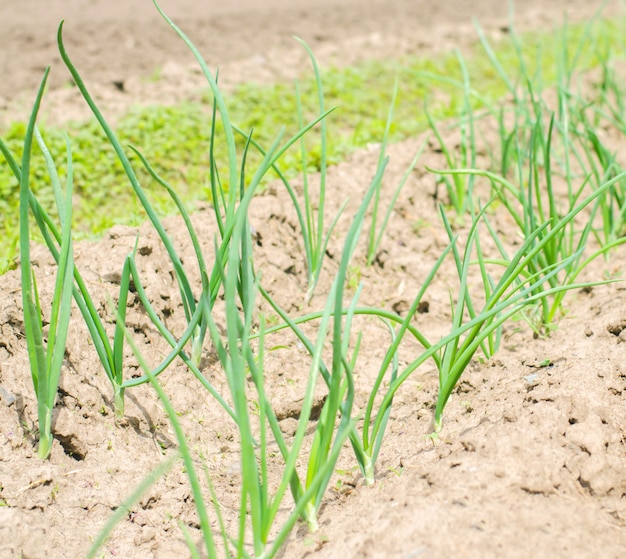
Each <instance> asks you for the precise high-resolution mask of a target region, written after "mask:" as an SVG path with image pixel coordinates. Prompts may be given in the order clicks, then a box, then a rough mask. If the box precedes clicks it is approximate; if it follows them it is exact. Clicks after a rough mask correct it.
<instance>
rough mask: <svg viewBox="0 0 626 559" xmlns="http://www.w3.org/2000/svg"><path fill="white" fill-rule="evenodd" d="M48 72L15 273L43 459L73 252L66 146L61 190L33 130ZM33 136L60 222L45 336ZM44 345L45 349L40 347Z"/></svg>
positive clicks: (25, 165) (26, 158)
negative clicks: (37, 265) (33, 240)
mask: <svg viewBox="0 0 626 559" xmlns="http://www.w3.org/2000/svg"><path fill="white" fill-rule="evenodd" d="M49 71H50V69H49V68H47V69H46V71H45V73H44V77H43V79H42V81H41V84H40V86H39V90H38V93H37V97H36V100H35V104H34V107H33V110H32V112H31V116H30V119H29V122H28V128H27V130H26V137H25V139H24V152H23V156H22V165H21V169H20V269H21V275H22V302H23V307H24V333H25V335H26V343H27V346H28V358H29V362H30V371H31V376H32V380H33V386H34V388H35V394H36V396H37V417H38V423H39V448H38V451H37V455H38V456H39V458H41V459H46V458H48V456H49V455H50V451H51V449H52V440H53V437H52V410H53V408H54V405H55V402H56V396H57V389H58V386H59V378H60V376H61V370H62V367H63V360H64V358H65V344H66V340H67V332H68V328H69V321H70V313H71V305H72V284H73V269H74V258H73V253H72V177H73V175H72V152H71V148H70V143H69V139H66V146H67V167H66V173H67V181H66V186H65V189H63V188H62V187H61V182H60V179H59V174H58V172H57V169H56V166H55V165H54V161H53V160H52V158H51V157H50V154H49V152H48V149H47V147H46V144H45V142H44V140H43V138H42V137H41V135H40V134H39V133H38V130H37V128H36V120H37V113H38V112H39V107H40V105H41V99H42V96H43V91H44V88H45V85H46V81H47V79H48V73H49ZM33 136H35V137H36V139H37V142H38V144H39V147H40V148H41V150H42V152H43V154H44V157H45V159H46V164H47V167H48V175H49V178H50V182H51V185H52V189H53V191H54V197H55V200H56V205H57V211H58V215H59V221H60V223H61V241H60V247H59V251H60V258H59V266H58V270H57V276H56V281H55V287H54V294H53V300H52V310H51V313H50V323H49V325H48V332H47V335H46V334H45V333H44V324H43V312H42V308H41V301H40V299H39V292H38V290H37V282H36V280H35V274H34V271H33V266H32V263H31V259H30V228H29V214H30V157H31V151H32V143H33ZM44 342H45V347H44Z"/></svg>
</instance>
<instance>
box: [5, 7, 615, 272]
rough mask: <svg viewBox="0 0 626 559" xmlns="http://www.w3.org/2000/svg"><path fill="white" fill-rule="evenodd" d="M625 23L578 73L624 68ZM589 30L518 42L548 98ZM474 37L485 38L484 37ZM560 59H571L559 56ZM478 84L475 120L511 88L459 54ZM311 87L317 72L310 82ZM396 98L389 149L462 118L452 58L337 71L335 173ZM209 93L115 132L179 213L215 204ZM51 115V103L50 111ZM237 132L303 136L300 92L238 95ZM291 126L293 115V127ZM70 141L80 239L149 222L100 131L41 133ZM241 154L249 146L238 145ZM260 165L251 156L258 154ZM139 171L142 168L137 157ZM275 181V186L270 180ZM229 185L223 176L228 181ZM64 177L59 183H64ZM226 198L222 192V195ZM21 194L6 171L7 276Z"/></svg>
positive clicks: (20, 128) (507, 49)
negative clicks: (431, 125)
mask: <svg viewBox="0 0 626 559" xmlns="http://www.w3.org/2000/svg"><path fill="white" fill-rule="evenodd" d="M625 22H626V19H624V18H622V19H612V20H610V21H608V20H598V21H597V22H596V24H595V25H594V26H593V28H592V30H591V33H590V34H589V36H588V38H587V39H586V45H585V48H584V49H582V50H581V51H580V53H579V58H578V60H577V62H576V68H577V70H578V71H580V70H586V69H589V68H593V67H595V66H598V65H599V64H600V62H601V61H602V60H603V59H605V58H606V57H607V55H608V54H609V53H610V57H613V58H614V57H616V56H622V55H623V51H624V44H623V39H622V34H621V29H623V26H624V23H625ZM584 33H585V27H584V26H583V25H576V26H569V27H566V26H563V27H560V28H559V29H558V30H557V31H556V32H550V33H543V34H539V33H535V34H526V35H524V36H522V37H521V43H522V44H523V46H524V47H523V48H524V50H523V57H524V62H525V64H526V65H527V73H528V74H530V75H533V76H535V78H536V79H535V80H534V83H535V85H536V84H540V85H543V87H544V88H545V87H550V86H551V85H553V84H554V83H555V81H556V77H557V68H558V65H559V63H561V62H562V61H563V53H564V52H567V57H569V58H570V59H571V58H573V57H574V56H576V52H577V49H578V45H579V43H580V40H581V37H583V34H584ZM477 37H478V34H477ZM564 47H565V48H564ZM494 49H495V53H496V55H497V57H498V59H499V60H500V62H501V64H502V65H503V66H504V67H505V68H508V67H509V62H510V67H511V68H517V67H518V66H519V62H518V53H517V52H516V50H515V46H514V44H512V42H511V41H507V40H506V39H505V40H501V41H499V42H497V43H496V44H495V45H494ZM464 58H465V60H466V63H467V66H468V68H469V70H470V75H471V80H472V81H471V87H472V90H473V93H474V95H473V96H472V103H473V104H474V108H475V109H480V108H481V107H485V106H487V105H490V104H491V103H492V102H494V101H495V100H498V99H501V98H502V97H503V96H504V95H505V94H506V93H507V91H508V90H507V85H506V84H505V83H504V82H503V81H502V79H501V77H500V76H499V75H498V73H497V72H496V71H495V70H494V67H493V65H492V64H491V62H490V60H489V57H488V56H487V54H486V52H485V50H484V49H483V47H482V46H481V45H480V43H479V42H478V40H477V43H476V45H475V46H474V47H472V48H470V49H469V51H468V52H466V53H464ZM306 75H307V76H309V75H310V72H306ZM396 79H398V83H399V87H398V95H397V100H396V107H395V119H394V122H393V123H392V125H391V128H390V131H389V139H390V140H392V141H397V140H401V139H403V138H406V137H409V136H411V135H414V134H416V133H419V132H422V131H424V130H426V129H427V128H428V121H427V118H426V115H425V111H424V102H425V100H428V101H429V111H430V114H431V116H432V118H433V119H435V120H437V121H440V120H442V119H454V118H455V117H457V116H459V114H461V113H462V112H463V109H464V102H465V98H464V91H463V74H462V69H461V67H460V65H459V59H458V57H457V55H456V53H454V52H449V53H442V54H439V55H437V56H430V57H426V56H411V57H403V58H398V59H395V60H385V61H365V62H362V63H361V64H359V65H357V66H354V67H350V68H331V69H329V70H326V71H324V73H323V85H324V91H325V97H326V104H327V106H328V107H330V106H334V105H337V106H338V110H336V111H335V112H334V113H333V114H332V115H331V116H330V118H329V120H328V127H329V134H328V145H327V149H326V157H327V162H328V163H329V164H332V163H336V162H339V161H341V160H342V159H344V158H345V157H346V155H347V154H348V153H350V152H351V151H353V150H355V149H357V148H361V147H363V146H366V145H367V144H368V143H371V142H379V141H380V139H381V138H382V137H383V135H384V131H385V123H386V116H387V112H388V107H389V102H390V99H391V95H392V91H393V89H394V83H395V80H396ZM520 85H523V84H520ZM299 89H300V95H301V99H302V106H303V108H304V111H305V115H304V117H305V119H310V118H312V117H313V116H314V115H315V114H317V113H316V110H317V108H318V107H317V99H316V96H317V91H316V85H315V81H314V79H312V78H310V77H305V78H303V79H302V81H301V83H299ZM211 101H212V100H211V98H210V92H207V99H206V103H202V104H200V105H198V104H192V103H183V104H180V105H176V106H170V107H162V106H153V107H147V108H140V109H134V110H131V111H130V112H129V113H128V114H127V115H125V116H124V117H122V118H121V119H120V120H119V121H118V124H117V126H116V130H115V132H116V134H117V136H118V137H119V138H120V140H121V142H122V144H132V145H138V146H142V150H143V153H145V155H146V157H147V158H148V159H149V160H150V161H151V163H152V164H153V166H154V168H155V170H156V172H157V173H158V174H160V175H161V176H163V177H164V178H166V179H167V180H168V181H169V182H170V184H171V185H172V186H173V187H174V188H175V189H176V191H177V192H178V193H179V195H180V196H181V198H182V199H183V201H184V202H185V203H187V204H191V206H193V202H194V201H199V200H208V199H210V192H209V177H208V175H207V169H209V167H210V166H209V161H208V152H209V149H208V148H209V141H210V135H211V124H210V116H211V106H212V102H211ZM44 103H45V100H44ZM228 105H229V111H230V114H231V118H232V121H233V122H234V123H235V124H237V126H239V127H240V128H241V129H242V130H244V131H249V130H251V129H254V130H255V131H257V130H258V132H255V134H254V138H255V139H256V140H257V141H258V142H259V143H260V144H261V145H268V144H269V143H270V142H271V140H272V138H270V135H272V134H274V133H275V132H276V131H277V130H279V129H280V128H282V127H284V128H285V129H286V132H287V134H288V135H290V134H293V133H295V131H296V130H297V129H298V111H297V99H296V91H295V87H294V84H292V83H278V84H274V85H269V86H259V85H256V84H243V85H241V86H239V87H237V88H236V90H235V91H234V92H233V93H232V94H231V95H230V96H229V99H228ZM285 115H288V117H286V116H285ZM25 131H26V124H25V123H22V122H19V123H14V124H12V125H11V126H10V127H9V128H8V129H7V130H5V131H4V133H3V134H2V136H3V138H4V139H5V141H6V143H7V145H8V147H9V148H10V149H12V150H13V152H14V153H15V154H16V155H17V156H18V157H21V155H22V154H21V145H22V142H23V139H24V135H25ZM65 132H67V133H68V134H69V136H70V138H71V141H72V145H73V156H74V201H75V214H74V227H75V230H74V232H75V234H77V235H78V238H81V237H82V238H85V237H92V236H94V235H97V234H99V233H100V232H102V231H103V230H106V229H107V228H110V227H111V226H112V225H114V224H116V223H124V224H131V225H132V224H138V223H140V222H141V221H143V220H145V213H144V212H143V209H142V207H141V205H140V204H139V203H138V201H137V199H136V197H135V196H134V192H133V190H132V188H130V185H129V184H128V181H127V179H126V176H125V174H124V171H123V169H122V167H121V165H120V164H119V162H118V161H117V159H116V157H115V155H114V153H113V151H112V149H111V147H110V145H109V144H108V142H107V140H106V138H105V137H104V135H103V134H102V131H101V129H100V128H99V126H98V124H97V123H96V122H95V121H90V122H88V123H75V124H70V125H67V126H64V127H63V131H62V130H61V129H60V128H58V127H53V126H50V127H42V135H43V137H44V139H45V141H46V143H47V145H48V146H49V149H50V151H51V153H52V156H53V158H55V159H57V158H59V157H62V156H63V154H64V151H65V139H64V133H65ZM241 142H242V145H243V139H241ZM223 150H225V147H224V146H221V145H216V146H215V159H216V160H217V161H222V160H224V155H225V154H224V153H222V151H223ZM307 150H308V152H309V153H308V159H307V161H308V165H309V167H310V169H309V170H311V171H316V170H318V169H319V165H320V160H321V148H320V141H319V131H318V134H317V135H316V134H315V131H313V134H310V135H309V136H308V137H307ZM251 156H253V154H251ZM131 161H133V162H134V163H135V164H136V163H139V161H138V160H137V158H136V157H135V156H134V154H133V156H132V157H131ZM136 166H137V174H138V177H139V180H140V181H141V183H142V184H144V185H145V186H146V187H149V193H150V196H151V200H152V202H153V205H154V207H155V208H156V210H157V211H158V212H161V213H163V214H168V213H173V212H175V207H174V205H173V204H172V202H171V199H170V197H169V195H168V194H167V192H165V191H164V190H163V189H161V188H160V187H158V186H157V187H156V188H152V187H151V185H152V184H154V182H153V181H152V179H151V178H150V177H149V175H148V173H147V172H146V171H145V170H144V169H143V167H142V166H141V165H136ZM300 166H301V157H300V154H299V153H298V150H297V149H293V150H291V152H289V153H287V154H286V155H285V157H284V158H283V159H282V160H281V166H280V168H281V170H282V172H284V173H285V174H286V175H287V176H295V174H297V173H299V172H300V171H301V169H300ZM271 177H272V174H271V173H270V174H269V176H268V179H267V180H269V179H271ZM222 178H223V180H224V182H227V176H226V173H225V172H224V175H223V177H222ZM63 179H64V177H61V180H63ZM31 184H32V188H33V192H34V193H35V194H36V195H37V196H38V198H39V200H40V202H41V203H42V205H43V206H44V207H45V208H47V209H52V208H53V207H54V200H53V199H52V198H51V197H50V196H47V197H46V193H49V192H51V188H50V184H49V181H48V179H47V173H46V166H45V161H44V159H43V156H42V155H41V154H40V153H39V152H36V153H34V154H33V159H32V162H31ZM226 186H227V185H226ZM18 205H19V185H18V183H17V181H16V180H15V178H14V177H13V174H12V173H11V172H10V170H9V168H8V166H7V165H6V163H5V162H4V161H3V160H0V231H1V232H2V233H3V238H4V239H5V242H4V243H2V246H0V273H3V272H4V271H6V270H7V269H9V268H10V267H12V266H13V265H14V264H13V260H14V257H15V255H16V253H17V243H18V228H17V217H18V213H17V208H18Z"/></svg>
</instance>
